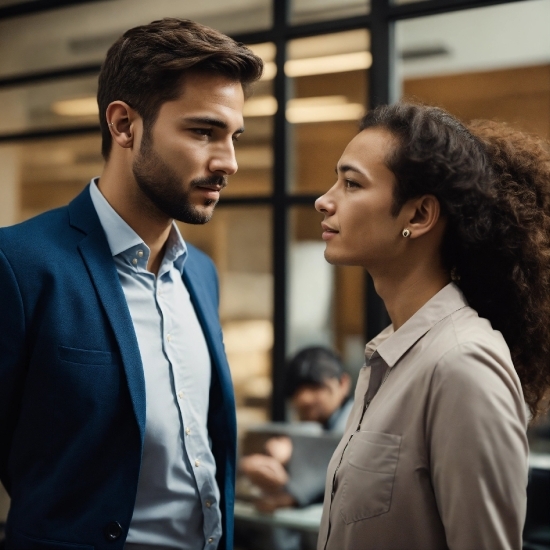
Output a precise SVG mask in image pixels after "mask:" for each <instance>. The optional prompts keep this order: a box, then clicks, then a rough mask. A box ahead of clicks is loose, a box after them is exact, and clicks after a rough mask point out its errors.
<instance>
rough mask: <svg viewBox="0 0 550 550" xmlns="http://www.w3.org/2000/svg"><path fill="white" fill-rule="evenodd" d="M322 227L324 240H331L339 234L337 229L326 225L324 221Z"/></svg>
mask: <svg viewBox="0 0 550 550" xmlns="http://www.w3.org/2000/svg"><path fill="white" fill-rule="evenodd" d="M321 227H322V228H323V234H322V235H321V237H322V239H323V241H329V240H330V239H332V238H333V237H334V236H335V235H338V231H336V229H332V228H331V227H329V226H328V225H325V224H324V223H322V224H321Z"/></svg>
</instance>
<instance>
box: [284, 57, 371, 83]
mask: <svg viewBox="0 0 550 550" xmlns="http://www.w3.org/2000/svg"><path fill="white" fill-rule="evenodd" d="M371 65H372V55H371V53H370V52H353V53H342V54H338V55H326V56H323V57H308V58H306V59H290V60H289V61H287V62H286V63H285V73H286V75H287V76H290V77H296V76H307V75H313V74H328V73H343V72H347V71H359V70H362V69H368V68H369V67H370V66H371Z"/></svg>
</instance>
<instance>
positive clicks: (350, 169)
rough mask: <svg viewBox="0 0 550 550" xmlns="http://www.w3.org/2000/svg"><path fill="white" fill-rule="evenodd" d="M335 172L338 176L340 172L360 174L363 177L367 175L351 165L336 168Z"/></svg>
mask: <svg viewBox="0 0 550 550" xmlns="http://www.w3.org/2000/svg"><path fill="white" fill-rule="evenodd" d="M334 171H335V172H336V174H338V172H357V173H358V174H361V175H363V176H364V175H365V173H364V172H363V171H362V170H359V168H356V167H355V166H353V165H351V164H342V165H341V166H336V168H335V169H334Z"/></svg>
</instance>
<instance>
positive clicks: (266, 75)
mask: <svg viewBox="0 0 550 550" xmlns="http://www.w3.org/2000/svg"><path fill="white" fill-rule="evenodd" d="M276 74H277V65H276V64H275V62H274V61H267V62H265V63H264V72H263V73H262V78H260V80H273V79H274V78H275V75H276Z"/></svg>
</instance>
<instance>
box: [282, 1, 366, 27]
mask: <svg viewBox="0 0 550 550" xmlns="http://www.w3.org/2000/svg"><path fill="white" fill-rule="evenodd" d="M369 11H370V0H292V1H291V3H290V23H291V24H292V25H297V24H300V23H313V22H315V21H326V20H332V19H340V18H343V17H353V16H357V15H366V14H367V13H369Z"/></svg>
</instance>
